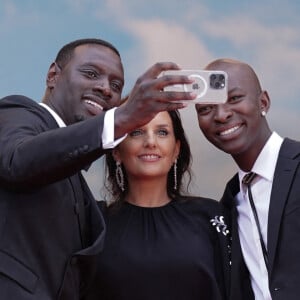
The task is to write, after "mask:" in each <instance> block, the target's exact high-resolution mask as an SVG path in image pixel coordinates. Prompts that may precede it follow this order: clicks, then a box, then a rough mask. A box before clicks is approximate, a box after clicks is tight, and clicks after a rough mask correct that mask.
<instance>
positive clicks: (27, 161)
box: [0, 96, 105, 300]
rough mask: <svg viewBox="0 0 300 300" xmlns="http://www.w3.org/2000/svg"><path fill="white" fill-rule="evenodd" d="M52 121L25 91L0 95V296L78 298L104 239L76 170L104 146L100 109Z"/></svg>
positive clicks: (96, 211)
mask: <svg viewBox="0 0 300 300" xmlns="http://www.w3.org/2000/svg"><path fill="white" fill-rule="evenodd" d="M57 127H58V126H57V124H56V122H55V120H54V119H53V117H52V116H51V115H50V114H49V112H48V111H47V110H46V109H44V108H43V107H42V106H40V105H39V104H37V103H36V102H34V101H32V100H30V99H28V98H26V97H23V96H9V97H6V98H3V99H1V100H0V294H1V295H0V298H1V299H6V300H7V299H12V300H16V299H18V300H22V299H39V300H48V299H49V300H50V299H51V300H53V299H69V300H71V299H72V300H74V299H75V300H76V299H80V298H81V297H82V296H83V294H84V291H85V288H86V287H87V283H88V282H89V280H90V276H91V275H92V274H93V269H94V259H95V256H96V255H97V254H98V253H99V252H100V251H101V249H102V246H103V235H104V232H105V226H104V221H103V217H102V215H101V213H100V211H99V209H98V208H97V205H96V201H95V200H94V198H93V196H92V194H91V192H90V190H89V188H88V187H87V184H86V182H85V180H84V179H83V176H82V175H81V173H80V170H82V169H83V168H85V167H86V166H87V165H89V164H90V163H92V162H93V161H94V160H95V159H97V158H98V157H100V156H101V155H102V154H103V153H104V151H103V149H102V145H101V142H99V140H100V137H101V134H102V128H103V116H98V117H94V118H92V119H90V120H87V121H84V122H81V123H78V124H75V125H71V126H67V127H66V128H59V129H58V128H57Z"/></svg>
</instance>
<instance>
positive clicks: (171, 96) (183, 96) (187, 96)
mask: <svg viewBox="0 0 300 300" xmlns="http://www.w3.org/2000/svg"><path fill="white" fill-rule="evenodd" d="M196 97H197V94H195V93H193V92H174V91H172V92H171V91H166V92H165V91H161V92H160V93H159V96H158V101H160V102H165V103H168V102H171V103H172V102H179V101H182V100H184V101H185V100H186V101H190V100H195V99H196Z"/></svg>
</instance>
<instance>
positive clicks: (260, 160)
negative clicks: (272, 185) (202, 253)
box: [239, 132, 283, 181]
mask: <svg viewBox="0 0 300 300" xmlns="http://www.w3.org/2000/svg"><path fill="white" fill-rule="evenodd" d="M282 142H283V138H282V137H280V136H279V135H278V134H277V133H276V132H273V133H272V134H271V136H270V137H269V139H268V141H267V142H266V144H265V146H264V147H263V149H262V151H261V152H260V154H259V156H258V157H257V159H256V161H255V163H254V166H253V168H252V170H251V171H252V172H255V173H256V174H258V175H259V176H261V177H263V178H265V179H267V180H268V181H272V180H273V176H274V172H275V167H276V163H277V158H278V155H279V151H280V147H281V144H282ZM245 174H246V173H245V172H244V171H242V170H239V179H240V181H241V179H242V178H243V177H244V175H245Z"/></svg>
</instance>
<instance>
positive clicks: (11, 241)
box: [0, 39, 194, 300]
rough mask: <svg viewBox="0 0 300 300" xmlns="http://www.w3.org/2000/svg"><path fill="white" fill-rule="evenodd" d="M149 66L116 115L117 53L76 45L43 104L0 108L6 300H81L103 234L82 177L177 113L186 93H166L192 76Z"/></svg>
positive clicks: (17, 101) (64, 55) (61, 58)
mask: <svg viewBox="0 0 300 300" xmlns="http://www.w3.org/2000/svg"><path fill="white" fill-rule="evenodd" d="M169 69H171V70H173V69H178V66H177V65H176V64H174V63H170V62H165V63H157V64H155V65H153V66H152V67H151V68H150V69H149V70H148V71H146V72H145V73H144V74H143V75H142V76H140V77H139V79H138V80H137V82H136V84H135V86H134V87H133V90H132V92H131V93H130V95H129V97H128V100H127V101H126V103H125V104H124V105H122V106H120V107H118V108H117V109H115V107H117V106H119V105H120V102H121V93H122V90H123V86H124V71H123V65H122V62H121V57H120V54H119V52H118V50H117V49H116V48H115V47H114V46H113V45H111V44H110V43H108V42H106V41H103V40H100V39H81V40H76V41H73V42H71V43H69V44H67V45H65V46H63V47H62V49H61V50H60V51H59V52H58V54H57V56H56V59H55V61H54V62H53V63H52V64H51V65H50V68H49V70H48V73H47V80H46V91H45V95H44V98H43V101H42V102H41V103H37V102H35V101H33V100H31V99H29V98H27V97H25V96H20V95H12V96H8V97H5V98H3V99H1V100H0V291H1V299H18V300H25V299H26V300H28V299H32V300H33V299H36V300H41V299H42V300H53V299H64V300H71V299H72V300H76V299H82V298H83V296H84V294H85V292H86V289H87V288H88V284H89V282H90V280H91V276H92V275H93V270H94V267H95V264H94V259H95V257H96V255H97V254H98V253H99V252H100V251H101V249H102V246H103V241H104V234H105V224H104V221H103V217H102V215H101V213H100V211H99V210H98V208H97V205H96V201H95V199H94V198H93V196H92V194H91V192H90V190H89V188H88V186H87V184H86V182H85V180H84V179H83V176H82V174H81V170H83V169H87V168H88V166H89V165H90V164H91V163H92V162H93V161H94V160H96V159H98V158H99V157H100V156H102V155H103V154H104V153H105V152H106V151H108V150H109V149H111V148H113V147H114V146H115V145H116V143H118V141H119V140H118V139H119V138H122V137H123V136H124V135H126V133H127V132H130V131H131V130H133V129H134V128H136V127H140V126H142V125H143V124H146V123H148V122H149V121H150V120H151V119H152V118H153V117H154V116H155V115H156V114H157V113H158V112H160V111H164V110H172V109H179V108H182V107H184V106H185V105H184V104H181V103H175V102H176V101H177V100H178V99H194V95H192V94H191V93H184V92H178V93H175V92H163V91H162V90H163V88H164V87H165V86H166V85H168V84H177V83H182V84H184V83H189V82H191V80H189V79H188V78H187V77H186V76H163V77H160V78H157V77H158V75H159V74H160V73H161V72H162V71H165V70H169Z"/></svg>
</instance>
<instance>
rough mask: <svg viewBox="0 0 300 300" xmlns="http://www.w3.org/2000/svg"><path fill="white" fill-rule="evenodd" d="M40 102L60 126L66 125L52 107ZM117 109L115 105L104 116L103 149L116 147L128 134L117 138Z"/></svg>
mask: <svg viewBox="0 0 300 300" xmlns="http://www.w3.org/2000/svg"><path fill="white" fill-rule="evenodd" d="M39 104H40V105H41V106H43V107H44V108H46V109H47V110H48V112H49V113H50V114H51V115H52V117H53V118H54V119H55V121H56V122H57V125H58V126H59V127H60V128H61V127H66V124H65V123H64V121H63V120H62V119H61V117H60V116H59V115H58V114H57V113H56V112H55V111H54V110H53V109H52V108H51V107H49V106H48V105H47V104H45V103H42V102H41V103H39ZM116 109H117V107H114V108H112V109H110V110H108V111H107V112H106V113H105V116H104V125H103V131H102V146H103V149H111V148H114V147H115V146H117V145H118V144H119V143H121V142H122V141H123V140H124V139H125V137H126V136H127V135H125V136H123V137H121V138H119V139H117V140H115V110H116Z"/></svg>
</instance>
